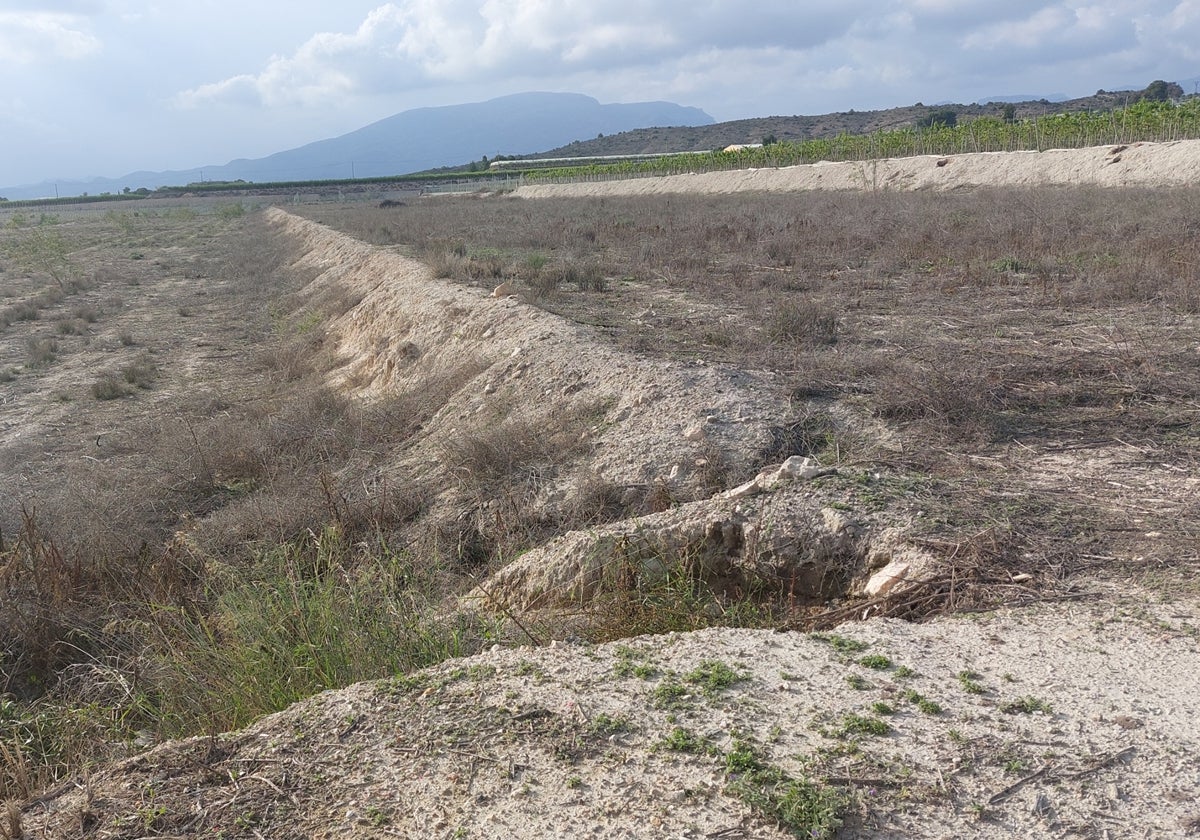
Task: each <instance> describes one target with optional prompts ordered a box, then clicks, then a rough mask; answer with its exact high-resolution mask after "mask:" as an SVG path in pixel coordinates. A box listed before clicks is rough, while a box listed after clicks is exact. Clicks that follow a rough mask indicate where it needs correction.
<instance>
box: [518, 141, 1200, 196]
mask: <svg viewBox="0 0 1200 840" xmlns="http://www.w3.org/2000/svg"><path fill="white" fill-rule="evenodd" d="M1197 182H1200V140H1181V141H1178V142H1174V143H1134V144H1132V145H1130V146H1100V147H1094V148H1087V149H1051V150H1050V151H1046V152H983V153H978V154H963V155H946V156H940V157H939V156H931V155H927V156H922V157H911V158H889V159H885V160H873V161H855V162H847V163H814V164H808V165H804V166H789V167H784V168H781V169H739V170H734V171H731V172H709V173H704V174H695V175H669V176H665V177H655V178H637V179H629V180H620V181H608V182H601V183H583V184H578V183H577V184H546V185H536V186H527V187H520V188H519V189H517V191H516V194H517V195H519V196H522V197H525V198H545V197H550V196H569V195H596V196H600V195H645V194H651V193H672V192H680V193H731V192H743V191H752V190H758V191H761V192H795V191H801V190H956V189H966V188H970V187H985V186H992V187H1000V186H1008V187H1012V186H1040V185H1047V184H1095V185H1097V186H1104V187H1128V186H1158V187H1165V186H1187V185H1189V184H1195V183H1197Z"/></svg>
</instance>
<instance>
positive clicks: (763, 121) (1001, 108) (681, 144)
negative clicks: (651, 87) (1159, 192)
mask: <svg viewBox="0 0 1200 840" xmlns="http://www.w3.org/2000/svg"><path fill="white" fill-rule="evenodd" d="M1182 97H1183V89H1182V88H1181V87H1180V86H1179V85H1177V84H1174V83H1168V82H1161V81H1155V82H1152V83H1151V84H1149V85H1148V86H1146V87H1145V88H1144V89H1142V90H1138V91H1134V90H1124V91H1105V90H1098V91H1096V93H1095V94H1094V95H1092V96H1084V97H1079V98H1076V99H1068V100H1065V101H1062V102H1051V101H1049V100H1046V99H1038V100H1030V101H1027V102H988V103H973V104H967V105H964V104H953V103H950V104H937V105H925V104H923V103H921V102H918V103H916V104H915V105H907V106H901V107H897V108H885V109H882V110H878V111H855V110H849V111H840V112H837V113H830V114H817V115H812V116H803V115H796V116H773V117H755V118H753V119H746V120H733V121H730V122H719V123H713V124H712V125H698V126H680V127H672V128H639V129H634V130H631V131H624V132H621V133H619V134H612V135H605V136H602V137H596V138H594V139H591V140H581V141H574V142H571V143H568V144H566V145H564V146H558V147H557V148H554V149H549V150H547V151H545V152H540V153H537V154H531V155H528V157H531V158H554V157H593V156H602V155H635V154H655V153H666V152H685V151H705V150H710V149H722V148H725V147H726V146H729V145H733V144H748V143H762V142H764V141H768V142H769V141H771V140H778V141H802V140H814V139H826V138H832V137H837V136H839V135H843V134H850V135H865V134H874V133H877V132H881V131H892V130H896V129H903V128H911V127H920V126H921V125H922V124H924V125H929V124H930V123H932V122H940V123H942V124H951V125H953V124H954V123H955V122H957V121H959V120H963V121H968V120H975V119H979V118H980V117H993V118H995V117H998V118H1000V119H1007V120H1029V119H1034V118H1037V117H1043V116H1047V115H1050V114H1070V113H1077V112H1096V111H1113V110H1116V109H1120V108H1123V107H1126V106H1128V105H1132V104H1134V103H1137V102H1141V101H1145V100H1150V101H1167V100H1171V99H1179V98H1182Z"/></svg>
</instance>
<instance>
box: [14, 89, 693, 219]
mask: <svg viewBox="0 0 1200 840" xmlns="http://www.w3.org/2000/svg"><path fill="white" fill-rule="evenodd" d="M712 122H713V118H712V117H710V116H709V115H708V114H706V113H704V111H701V110H700V109H699V108H687V107H684V106H681V105H676V104H674V103H671V102H633V103H620V104H601V103H600V102H598V101H597V100H595V99H593V98H592V97H590V96H584V95H582V94H576V93H518V94H514V95H512V96H503V97H499V98H497V99H490V100H488V101H486V102H475V103H470V104H466V105H449V106H443V107H437V108H416V109H413V110H410V111H403V112H401V113H399V114H395V115H394V116H391V117H387V118H385V119H382V120H379V121H378V122H375V123H371V124H370V125H367V126H364V127H363V128H360V129H357V130H356V131H351V132H350V133H348V134H343V135H341V136H340V137H333V138H330V139H327V140H318V141H317V142H315V143H308V144H307V145H304V146H300V147H298V148H295V149H288V150H286V151H282V152H277V153H275V154H273V155H269V156H267V157H264V158H258V159H255V160H245V159H242V160H233V161H230V162H229V163H225V164H221V165H212V166H198V167H195V168H194V169H184V170H174V171H167V172H145V171H142V172H131V173H129V174H128V175H124V176H122V177H120V178H89V179H85V180H76V181H57V182H55V181H46V182H43V183H40V184H30V185H24V186H12V187H0V195H3V196H5V197H6V198H9V199H13V200H17V199H25V198H43V197H46V196H48V195H49V196H53V195H55V194H56V193H57V194H58V195H64V196H66V195H81V194H83V193H90V194H92V195H97V194H99V193H104V192H121V191H122V190H124V189H126V188H129V189H131V190H136V189H139V188H141V187H145V188H147V189H155V188H156V187H161V186H172V185H183V184H190V183H194V182H198V181H236V180H239V179H240V180H244V181H255V182H259V183H261V182H265V181H309V180H318V179H340V178H356V177H357V178H369V177H374V176H383V175H402V174H405V173H409V172H420V171H424V170H427V169H436V168H438V167H443V166H453V165H456V164H461V163H463V162H464V161H469V160H479V159H480V158H482V157H483V156H485V155H488V156H495V155H498V154H509V155H511V154H528V153H531V152H537V151H541V150H544V149H547V148H551V147H553V146H561V145H565V144H567V143H570V142H572V141H577V140H586V139H589V138H593V137H596V136H597V135H601V134H616V133H620V132H623V131H628V130H630V129H635V128H647V127H651V126H696V125H709V124H711V123H712Z"/></svg>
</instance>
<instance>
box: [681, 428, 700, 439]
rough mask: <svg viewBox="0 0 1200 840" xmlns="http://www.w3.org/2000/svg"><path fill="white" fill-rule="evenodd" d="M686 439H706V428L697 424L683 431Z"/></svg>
mask: <svg viewBox="0 0 1200 840" xmlns="http://www.w3.org/2000/svg"><path fill="white" fill-rule="evenodd" d="M683 439H684V440H690V441H698V440H704V429H703V428H702V427H700V426H695V427H693V428H691V429H688V430H687V431H686V432H684V433H683Z"/></svg>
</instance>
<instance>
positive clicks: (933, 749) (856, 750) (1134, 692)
mask: <svg viewBox="0 0 1200 840" xmlns="http://www.w3.org/2000/svg"><path fill="white" fill-rule="evenodd" d="M1103 601H1104V603H1101V602H1099V600H1088V601H1081V602H1080V603H1078V604H1066V605H1062V606H1057V607H1051V606H1044V605H1043V606H1039V607H1036V608H1032V609H1027V610H1023V611H1004V612H1000V613H995V614H991V615H987V616H960V617H955V618H948V619H942V620H938V621H934V622H932V623H929V624H925V625H912V624H906V623H902V622H896V621H875V622H869V623H866V624H859V625H855V626H853V627H847V628H845V629H844V631H842V633H841V635H839V636H831V637H816V636H807V635H803V634H798V633H770V632H764V631H738V630H725V631H703V632H699V633H695V634H687V635H678V634H676V635H669V636H664V637H659V638H645V639H635V640H630V641H629V642H627V643H625V644H623V645H605V646H601V647H595V648H592V647H577V646H571V645H562V644H559V645H557V646H552V647H550V648H543V649H538V650H534V649H518V650H503V651H493V652H492V653H488V654H483V655H480V656H477V657H473V658H471V659H467V660H461V661H456V662H451V663H447V664H445V665H443V666H441V667H438V668H433V669H430V670H428V671H425V672H422V673H420V674H417V675H414V676H412V677H406V678H400V679H396V680H385V681H382V682H377V683H370V684H360V685H357V686H353V687H351V688H348V689H345V690H342V691H336V692H326V693H325V694H322V695H319V696H318V697H315V698H313V699H311V700H309V701H306V702H304V703H300V704H297V705H296V706H294V707H292V708H291V709H289V710H287V711H286V712H283V713H281V714H278V715H274V716H271V717H268V718H265V719H264V720H262V721H260V722H259V723H257V724H255V725H254V726H252V727H250V728H248V729H246V730H245V731H243V732H240V733H237V734H232V735H225V736H220V737H217V738H212V739H208V738H200V739H193V740H189V741H183V742H177V743H170V744H165V745H163V746H161V747H159V748H156V749H154V750H151V751H149V752H147V753H145V754H143V755H140V756H138V757H136V758H134V759H131V760H128V761H126V762H124V763H122V764H119V765H117V766H115V767H111V768H109V769H107V770H104V771H102V772H99V773H97V774H95V775H93V776H92V777H91V778H90V779H88V780H87V781H86V783H84V782H82V781H81V782H79V783H72V784H69V785H66V786H65V787H64V788H63V789H61V790H59V791H55V792H53V793H52V794H50V795H48V796H46V797H43V798H42V799H41V800H39V801H38V802H37V803H36V804H34V805H32V806H31V807H29V808H28V809H27V811H26V827H27V830H28V831H29V833H28V835H27V836H31V837H83V836H87V837H103V838H118V837H121V838H134V837H144V836H171V837H201V836H204V837H212V836H229V837H272V838H301V837H321V838H345V837H413V836H418V835H420V836H430V837H492V838H518V837H519V838H542V837H564V838H565V837H580V836H585V835H587V836H600V837H689V838H705V837H758V838H775V837H779V838H782V837H787V836H809V835H808V833H807V832H806V831H805V830H804V829H803V826H796V830H797V834H796V835H792V834H790V833H789V832H788V831H785V830H783V829H782V828H780V827H778V826H777V825H776V823H775V821H774V820H772V819H769V818H766V817H764V816H763V813H762V808H761V807H760V808H759V809H757V810H756V809H755V808H753V807H751V805H750V804H748V802H751V801H758V802H760V804H761V803H762V802H770V801H773V800H772V799H771V797H772V796H776V798H778V797H779V796H780V795H782V793H784V792H786V791H787V790H792V791H793V792H795V791H805V790H807V789H805V788H803V787H801V786H796V787H791V788H789V787H788V784H789V782H788V781H786V780H791V781H793V782H797V781H799V782H803V781H804V780H807V779H808V778H809V777H815V778H820V779H827V780H829V782H828V787H818V788H817V790H818V791H819V792H823V793H824V795H825V796H826V797H827V799H826V800H823V801H836V802H838V803H840V809H841V815H842V818H843V819H844V820H845V823H846V830H845V834H846V835H848V836H869V837H891V838H902V837H904V838H909V837H923V838H924V837H928V838H934V837H968V836H970V837H985V838H991V837H994V838H1001V837H1013V836H1019V835H1024V836H1039V837H1041V836H1046V837H1050V836H1054V837H1057V836H1085V837H1100V836H1107V837H1146V836H1153V837H1179V836H1185V835H1186V834H1188V833H1189V832H1191V831H1194V830H1195V829H1196V828H1197V827H1200V807H1198V806H1197V804H1196V803H1197V801H1198V799H1197V798H1198V797H1200V772H1198V770H1197V766H1196V763H1195V756H1196V755H1197V751H1198V750H1200V738H1198V737H1197V734H1198V731H1200V730H1197V727H1196V725H1195V717H1196V712H1197V706H1196V696H1197V694H1196V677H1195V674H1196V672H1197V669H1198V668H1200V655H1198V654H1197V651H1196V639H1197V636H1198V634H1200V613H1198V612H1197V610H1196V609H1195V608H1193V607H1188V606H1182V605H1178V604H1173V605H1167V604H1153V603H1146V602H1145V601H1144V600H1143V599H1142V598H1141V597H1137V598H1127V599H1117V598H1114V597H1112V596H1111V594H1110V595H1109V597H1106V598H1104V599H1103ZM731 756H732V757H731ZM755 767H757V768H758V769H757V770H756V769H754V768H755ZM756 773H757V774H758V775H755V774H756ZM768 778H769V779H771V780H773V781H771V782H769V783H767V782H765V781H764V780H765V779H768ZM785 779H786V780H785ZM809 793H810V794H811V791H810V792H809ZM798 795H799V794H798ZM755 796H758V797H759V798H758V799H755ZM81 827H82V830H81Z"/></svg>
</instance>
